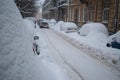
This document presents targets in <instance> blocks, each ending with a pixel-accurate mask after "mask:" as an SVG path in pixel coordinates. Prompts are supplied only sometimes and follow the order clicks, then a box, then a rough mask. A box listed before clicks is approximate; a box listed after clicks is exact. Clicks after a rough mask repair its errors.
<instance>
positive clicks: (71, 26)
mask: <svg viewBox="0 0 120 80" xmlns="http://www.w3.org/2000/svg"><path fill="white" fill-rule="evenodd" d="M77 29H78V27H77V25H76V24H75V23H73V22H65V23H64V25H63V26H61V30H62V31H65V32H67V33H68V32H73V31H77Z"/></svg>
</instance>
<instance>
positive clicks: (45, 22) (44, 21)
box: [39, 20, 49, 29]
mask: <svg viewBox="0 0 120 80" xmlns="http://www.w3.org/2000/svg"><path fill="white" fill-rule="evenodd" d="M39 26H40V28H47V29H49V25H48V22H47V21H46V20H40V21H39Z"/></svg>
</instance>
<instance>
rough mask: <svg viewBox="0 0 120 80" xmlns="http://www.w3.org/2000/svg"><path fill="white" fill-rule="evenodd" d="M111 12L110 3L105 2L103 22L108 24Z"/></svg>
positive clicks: (106, 0)
mask: <svg viewBox="0 0 120 80" xmlns="http://www.w3.org/2000/svg"><path fill="white" fill-rule="evenodd" d="M109 10H110V1H109V0H104V1H103V15H102V21H103V22H106V23H108V20H109Z"/></svg>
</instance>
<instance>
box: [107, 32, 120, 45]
mask: <svg viewBox="0 0 120 80" xmlns="http://www.w3.org/2000/svg"><path fill="white" fill-rule="evenodd" d="M114 37H115V38H116V41H117V42H118V43H120V31H118V32H117V33H116V34H114V35H111V36H110V37H109V39H108V43H111V42H114V41H113V38H114Z"/></svg>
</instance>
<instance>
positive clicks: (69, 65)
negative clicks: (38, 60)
mask: <svg viewBox="0 0 120 80" xmlns="http://www.w3.org/2000/svg"><path fill="white" fill-rule="evenodd" d="M43 32H44V34H45V35H46V36H47V37H46V38H47V39H48V41H49V42H50V43H51V45H52V46H53V48H54V49H55V50H56V51H57V52H58V55H59V56H60V57H61V58H62V59H63V61H64V63H65V64H66V65H67V66H68V67H69V68H70V69H72V70H73V71H74V72H75V73H76V74H77V75H78V76H79V77H80V78H81V80H85V79H84V78H83V76H82V75H81V74H80V73H79V72H78V71H77V70H76V69H75V68H74V67H73V66H72V65H71V64H70V63H68V62H67V61H66V60H65V58H64V57H63V56H62V55H61V52H60V51H59V50H58V49H57V48H56V47H55V46H54V44H53V43H52V41H51V40H50V38H49V36H48V35H47V34H46V32H45V31H44V30H43Z"/></svg>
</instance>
